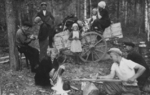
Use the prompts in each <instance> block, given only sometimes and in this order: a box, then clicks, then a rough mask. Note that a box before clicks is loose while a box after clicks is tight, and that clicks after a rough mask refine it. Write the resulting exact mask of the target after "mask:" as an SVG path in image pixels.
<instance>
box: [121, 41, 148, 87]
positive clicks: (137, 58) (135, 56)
mask: <svg viewBox="0 0 150 95" xmlns="http://www.w3.org/2000/svg"><path fill="white" fill-rule="evenodd" d="M124 44H125V48H126V51H127V53H128V55H127V59H130V60H132V61H134V62H136V63H138V64H140V65H142V66H144V67H145V68H146V70H145V72H144V73H143V74H142V76H140V77H139V78H137V80H138V85H139V87H140V89H142V88H143V86H144V85H145V83H146V81H147V80H148V77H149V76H150V69H149V67H148V65H147V64H146V62H145V60H144V58H143V57H142V56H141V55H140V54H139V53H137V52H136V51H135V49H134V47H135V44H134V43H132V42H124Z"/></svg>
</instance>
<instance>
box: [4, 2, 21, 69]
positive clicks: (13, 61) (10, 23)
mask: <svg viewBox="0 0 150 95" xmlns="http://www.w3.org/2000/svg"><path fill="white" fill-rule="evenodd" d="M5 6H6V23H7V32H8V43H9V59H10V66H11V69H12V70H17V67H18V52H17V49H16V47H15V31H16V22H15V14H14V10H13V0H5Z"/></svg>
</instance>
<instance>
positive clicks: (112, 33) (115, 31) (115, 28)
mask: <svg viewBox="0 0 150 95" xmlns="http://www.w3.org/2000/svg"><path fill="white" fill-rule="evenodd" d="M103 37H104V38H105V39H106V40H108V39H109V38H112V37H118V38H123V34H122V28H121V23H120V22H118V23H114V24H111V25H110V26H109V27H108V28H106V29H105V31H104V33H103Z"/></svg>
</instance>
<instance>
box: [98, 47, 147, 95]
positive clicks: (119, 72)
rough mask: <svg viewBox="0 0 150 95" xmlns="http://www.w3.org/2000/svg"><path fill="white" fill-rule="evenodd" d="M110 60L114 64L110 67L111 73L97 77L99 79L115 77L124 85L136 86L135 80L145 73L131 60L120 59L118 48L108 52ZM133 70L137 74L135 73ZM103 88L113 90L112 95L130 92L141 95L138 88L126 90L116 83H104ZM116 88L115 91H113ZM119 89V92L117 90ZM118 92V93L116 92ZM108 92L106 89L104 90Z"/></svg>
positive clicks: (143, 68) (126, 88)
mask: <svg viewBox="0 0 150 95" xmlns="http://www.w3.org/2000/svg"><path fill="white" fill-rule="evenodd" d="M108 54H109V55H110V57H111V59H112V60H113V61H114V63H113V64H112V66H111V72H110V74H108V75H105V76H98V78H99V79H114V77H115V76H117V77H118V78H119V80H121V81H123V83H124V84H134V86H135V85H137V82H136V80H137V78H139V77H140V76H141V75H142V74H143V73H144V71H145V67H144V66H142V65H140V64H138V63H135V62H133V61H131V60H128V59H125V58H123V57H122V52H121V50H120V49H118V48H111V49H110V50H109V51H108ZM135 69H137V72H136V73H135ZM104 86H105V87H106V86H107V87H108V86H109V87H110V88H112V89H114V92H113V94H115V95H116V94H117V95H121V93H123V92H131V93H133V94H135V95H141V94H140V90H139V88H138V86H135V87H133V88H132V89H131V88H128V87H126V86H122V85H121V84H117V83H109V82H108V83H104ZM129 87H130V86H129ZM115 88H117V89H115ZM119 89H120V90H119ZM117 90H119V91H117ZM106 91H108V89H106Z"/></svg>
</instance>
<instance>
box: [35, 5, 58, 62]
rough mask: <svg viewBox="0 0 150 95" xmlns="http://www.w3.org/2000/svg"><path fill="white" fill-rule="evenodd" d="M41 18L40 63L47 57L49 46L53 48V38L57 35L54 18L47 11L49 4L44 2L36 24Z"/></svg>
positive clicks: (39, 37)
mask: <svg viewBox="0 0 150 95" xmlns="http://www.w3.org/2000/svg"><path fill="white" fill-rule="evenodd" d="M38 18H40V19H41V20H42V23H41V24H40V29H39V34H38V39H39V45H40V51H41V52H40V53H41V54H40V61H41V60H42V59H43V58H44V57H45V56H47V54H46V50H47V48H48V46H50V47H51V48H52V47H53V46H52V43H53V37H54V34H55V31H54V17H53V16H52V14H51V12H49V11H48V10H47V3H46V2H42V3H41V11H40V12H38V13H37V16H36V18H35V22H36V21H37V22H38V21H39V19H38Z"/></svg>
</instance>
